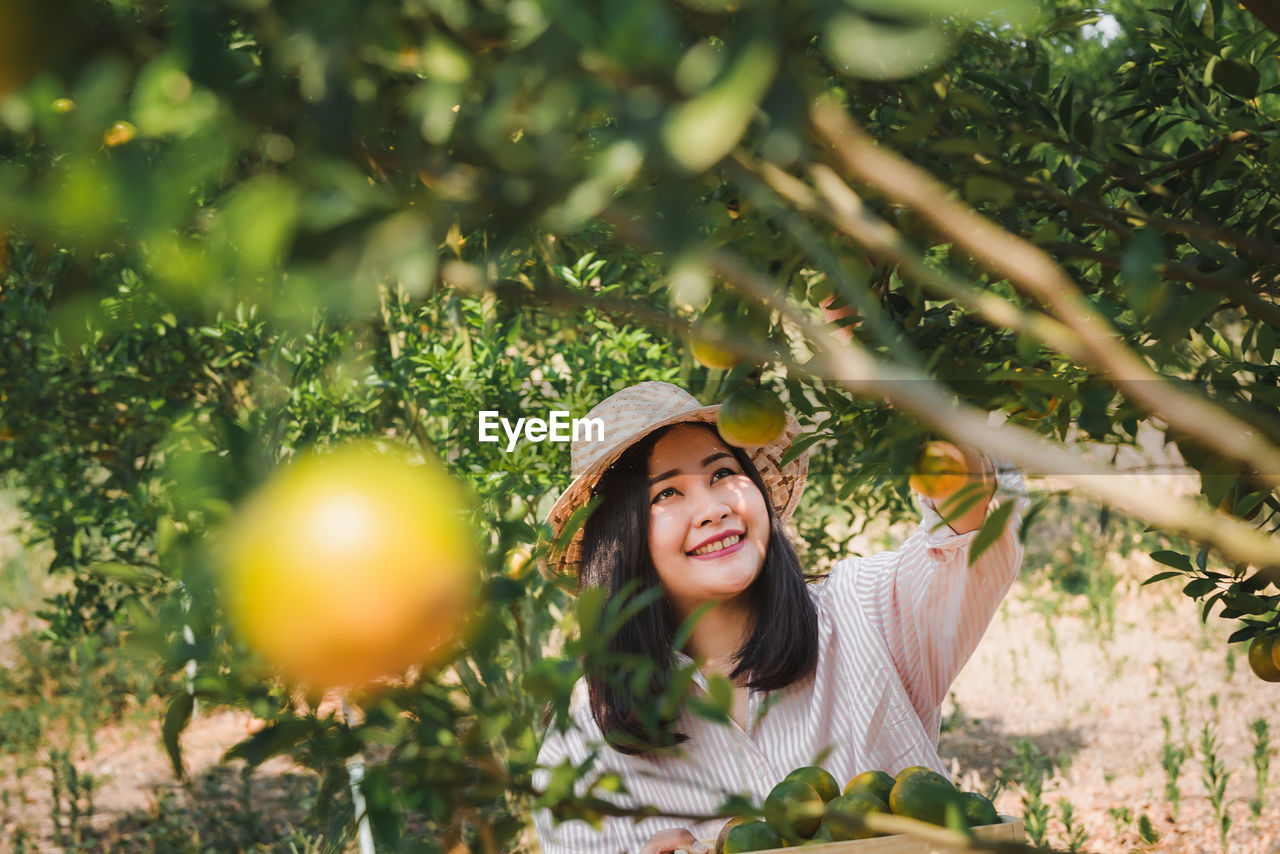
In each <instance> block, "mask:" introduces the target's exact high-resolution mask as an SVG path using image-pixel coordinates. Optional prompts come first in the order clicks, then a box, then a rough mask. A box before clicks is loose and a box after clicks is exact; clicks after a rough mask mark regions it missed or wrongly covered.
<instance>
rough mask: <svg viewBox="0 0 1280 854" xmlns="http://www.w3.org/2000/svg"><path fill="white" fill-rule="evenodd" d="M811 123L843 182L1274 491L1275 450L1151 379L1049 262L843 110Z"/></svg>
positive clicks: (1279, 456) (1224, 415)
mask: <svg viewBox="0 0 1280 854" xmlns="http://www.w3.org/2000/svg"><path fill="white" fill-rule="evenodd" d="M810 116H811V119H812V121H813V124H814V126H815V127H816V128H817V130H818V133H819V135H820V136H821V137H823V138H824V139H825V140H826V142H827V143H828V144H829V145H830V146H831V148H832V150H833V152H834V153H835V155H836V158H837V160H838V162H839V163H840V164H841V166H842V167H843V168H844V169H845V170H846V171H847V172H848V174H850V175H852V176H854V177H855V178H856V179H857V180H859V181H861V182H863V183H865V184H868V185H870V186H873V187H875V188H876V189H877V191H878V192H880V193H882V194H883V195H884V196H885V197H886V198H888V199H890V200H891V201H892V202H894V203H896V204H901V205H904V206H905V207H907V208H909V209H911V210H913V211H915V212H916V213H917V214H918V215H920V216H922V217H924V218H925V219H926V220H927V221H928V222H929V223H930V224H931V225H932V226H933V227H934V228H935V229H937V230H938V231H939V232H940V233H942V234H944V235H946V236H947V237H948V238H949V239H950V240H951V241H952V242H953V243H954V244H955V245H956V246H957V247H958V248H960V249H963V250H964V251H965V252H967V253H968V254H969V255H970V256H972V257H973V258H974V260H975V261H977V262H978V263H979V264H981V265H983V266H984V267H986V268H987V269H989V270H991V271H993V272H994V273H996V274H997V275H999V276H1001V277H1004V278H1007V279H1008V280H1009V281H1010V282H1011V283H1013V284H1014V285H1015V286H1016V287H1018V288H1019V289H1021V290H1022V291H1024V292H1025V293H1027V294H1029V295H1031V296H1033V297H1035V298H1036V299H1038V300H1040V301H1041V302H1043V303H1044V304H1045V305H1046V306H1049V307H1050V308H1051V309H1052V311H1053V312H1054V313H1055V314H1056V315H1057V317H1058V319H1059V320H1061V321H1062V322H1063V323H1065V324H1066V325H1067V326H1070V327H1071V328H1072V329H1074V330H1075V331H1076V333H1077V334H1078V335H1079V336H1080V340H1081V341H1082V342H1083V343H1084V345H1085V348H1086V349H1087V355H1088V362H1089V364H1091V365H1092V366H1094V367H1096V368H1099V369H1101V370H1103V371H1105V372H1106V375H1107V377H1108V379H1109V380H1110V381H1111V382H1113V383H1115V384H1116V385H1117V386H1118V387H1119V388H1120V389H1121V390H1122V391H1123V392H1124V393H1125V394H1126V395H1127V396H1128V397H1129V399H1130V400H1133V401H1135V402H1137V403H1139V404H1141V405H1142V406H1143V407H1145V408H1146V409H1147V410H1148V411H1150V412H1152V413H1153V414H1157V415H1159V416H1160V417H1161V418H1163V419H1164V420H1165V421H1166V422H1167V423H1168V424H1170V425H1172V426H1175V427H1177V428H1178V429H1181V430H1183V431H1185V432H1187V433H1189V434H1191V435H1192V436H1195V437H1196V438H1197V439H1198V440H1200V441H1202V442H1203V443H1204V445H1205V447H1207V448H1210V449H1212V450H1213V451H1214V452H1216V453H1218V454H1220V455H1222V456H1223V457H1225V458H1227V459H1231V460H1236V461H1238V462H1240V463H1242V464H1245V465H1250V466H1252V467H1253V469H1254V470H1255V471H1258V472H1259V473H1260V474H1259V479H1261V480H1263V481H1265V482H1266V483H1268V484H1269V485H1270V486H1272V487H1273V488H1280V449H1277V448H1276V447H1275V446H1274V445H1272V444H1271V443H1270V442H1269V441H1268V440H1267V439H1266V437H1265V436H1263V435H1262V434H1261V433H1260V432H1259V431H1258V430H1256V429H1255V428H1254V427H1253V426H1252V425H1250V424H1248V423H1246V422H1244V421H1242V420H1241V419H1239V418H1236V417H1235V416H1233V415H1232V414H1230V413H1228V412H1224V411H1223V410H1222V409H1221V408H1220V407H1217V406H1215V405H1213V404H1212V403H1211V402H1209V401H1208V400H1205V399H1204V398H1203V397H1200V396H1197V395H1195V394H1192V393H1190V392H1187V391H1184V390H1182V389H1179V388H1177V387H1175V386H1173V385H1172V384H1171V383H1169V382H1168V381H1167V380H1166V379H1165V378H1164V377H1162V376H1161V375H1159V374H1157V373H1156V372H1155V371H1153V370H1152V369H1151V368H1150V366H1148V365H1147V364H1146V362H1144V361H1143V360H1142V359H1141V358H1140V357H1139V356H1138V355H1137V354H1136V353H1134V352H1133V351H1132V350H1130V349H1129V348H1128V347H1126V346H1125V344H1124V343H1123V341H1122V340H1120V338H1119V336H1118V335H1117V334H1116V332H1115V330H1114V329H1113V328H1112V327H1111V325H1110V323H1108V321H1107V320H1106V319H1105V318H1104V317H1103V316H1102V315H1101V314H1099V313H1098V311H1097V310H1096V309H1095V308H1094V306H1093V305H1092V304H1091V303H1089V301H1088V300H1087V299H1085V297H1084V295H1083V294H1082V293H1081V292H1080V290H1079V288H1077V287H1076V285H1075V283H1074V282H1073V281H1071V279H1070V278H1068V277H1067V275H1066V274H1065V273H1064V272H1063V271H1062V269H1061V268H1060V267H1058V265H1057V264H1055V263H1054V262H1053V260H1052V259H1051V258H1050V257H1049V256H1048V255H1046V254H1045V253H1044V252H1042V251H1041V250H1040V249H1038V248H1036V247H1035V246H1034V245H1032V244H1031V243H1029V242H1027V241H1026V240H1023V239H1022V238H1020V237H1018V236H1016V235H1014V234H1010V233H1009V232H1007V231H1005V230H1004V229H1003V228H1000V227H999V226H998V225H996V224H995V223H993V222H991V221H990V220H987V219H986V218H984V217H982V216H980V215H978V214H976V213H974V212H973V211H972V210H970V209H969V208H968V207H966V206H964V205H963V204H961V203H960V202H958V201H956V200H955V199H954V198H953V197H952V196H951V194H950V193H949V192H948V190H947V188H946V187H944V186H942V185H941V184H940V183H939V182H938V181H937V180H936V179H935V178H934V177H933V176H932V175H930V174H929V173H927V172H925V171H924V170H922V169H920V168H919V167H917V166H915V165H914V164H912V163H910V162H908V161H907V160H905V159H904V158H902V157H900V156H898V155H897V154H894V153H892V152H890V151H888V150H886V149H884V148H881V147H879V146H877V145H876V144H875V143H874V141H873V140H872V139H871V137H869V136H868V135H867V134H866V133H865V132H864V131H863V130H862V129H861V128H860V127H858V126H857V125H855V124H854V122H853V121H852V120H851V119H850V118H849V116H848V114H847V113H845V111H844V110H843V109H842V108H841V107H839V106H837V105H835V104H834V103H831V102H827V101H824V102H821V103H819V104H817V105H815V106H814V107H813V108H812V109H811V111H810Z"/></svg>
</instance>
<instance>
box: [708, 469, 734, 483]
mask: <svg viewBox="0 0 1280 854" xmlns="http://www.w3.org/2000/svg"><path fill="white" fill-rule="evenodd" d="M735 474H737V472H736V471H734V470H733V469H731V468H718V469H716V471H715V474H713V475H711V479H712V480H713V481H715V480H720V479H721V478H722V477H723V476H729V477H732V476H733V475H735Z"/></svg>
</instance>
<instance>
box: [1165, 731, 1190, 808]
mask: <svg viewBox="0 0 1280 854" xmlns="http://www.w3.org/2000/svg"><path fill="white" fill-rule="evenodd" d="M1160 726H1162V727H1163V728H1164V744H1163V745H1162V746H1161V756H1160V764H1161V765H1163V766H1164V797H1165V800H1167V801H1168V802H1169V815H1170V818H1172V819H1173V820H1174V821H1177V820H1178V805H1179V803H1181V801H1182V789H1181V788H1179V787H1178V775H1179V774H1180V773H1181V771H1182V763H1184V762H1186V761H1187V750H1186V749H1185V748H1183V747H1179V746H1177V745H1175V744H1174V743H1173V733H1172V727H1171V726H1170V724H1169V716H1168V715H1161V716H1160Z"/></svg>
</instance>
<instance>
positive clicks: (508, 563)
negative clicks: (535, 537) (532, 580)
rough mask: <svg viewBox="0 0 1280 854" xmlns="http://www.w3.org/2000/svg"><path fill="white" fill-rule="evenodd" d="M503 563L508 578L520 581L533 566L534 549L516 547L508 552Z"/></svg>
mask: <svg viewBox="0 0 1280 854" xmlns="http://www.w3.org/2000/svg"><path fill="white" fill-rule="evenodd" d="M502 563H503V569H504V570H505V572H506V576H507V578H511V579H515V580H517V581H519V580H520V579H521V578H524V574H525V573H526V572H527V571H528V570H529V567H530V566H532V565H533V549H531V548H529V547H528V546H516V547H515V548H513V549H511V551H509V552H507V555H506V558H505V559H504V560H503V562H502Z"/></svg>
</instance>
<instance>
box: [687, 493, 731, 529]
mask: <svg viewBox="0 0 1280 854" xmlns="http://www.w3.org/2000/svg"><path fill="white" fill-rule="evenodd" d="M697 501H698V504H697V507H696V509H695V511H694V524H695V525H696V526H698V527H702V526H703V525H707V524H714V523H715V522H719V521H720V520H722V519H724V518H725V517H726V516H728V515H729V513H730V512H731V508H730V507H729V503H728V502H727V501H725V499H724V497H723V496H721V495H719V494H717V493H716V492H714V491H712V490H709V489H704V490H701V492H700V494H699V495H698V496H697Z"/></svg>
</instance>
